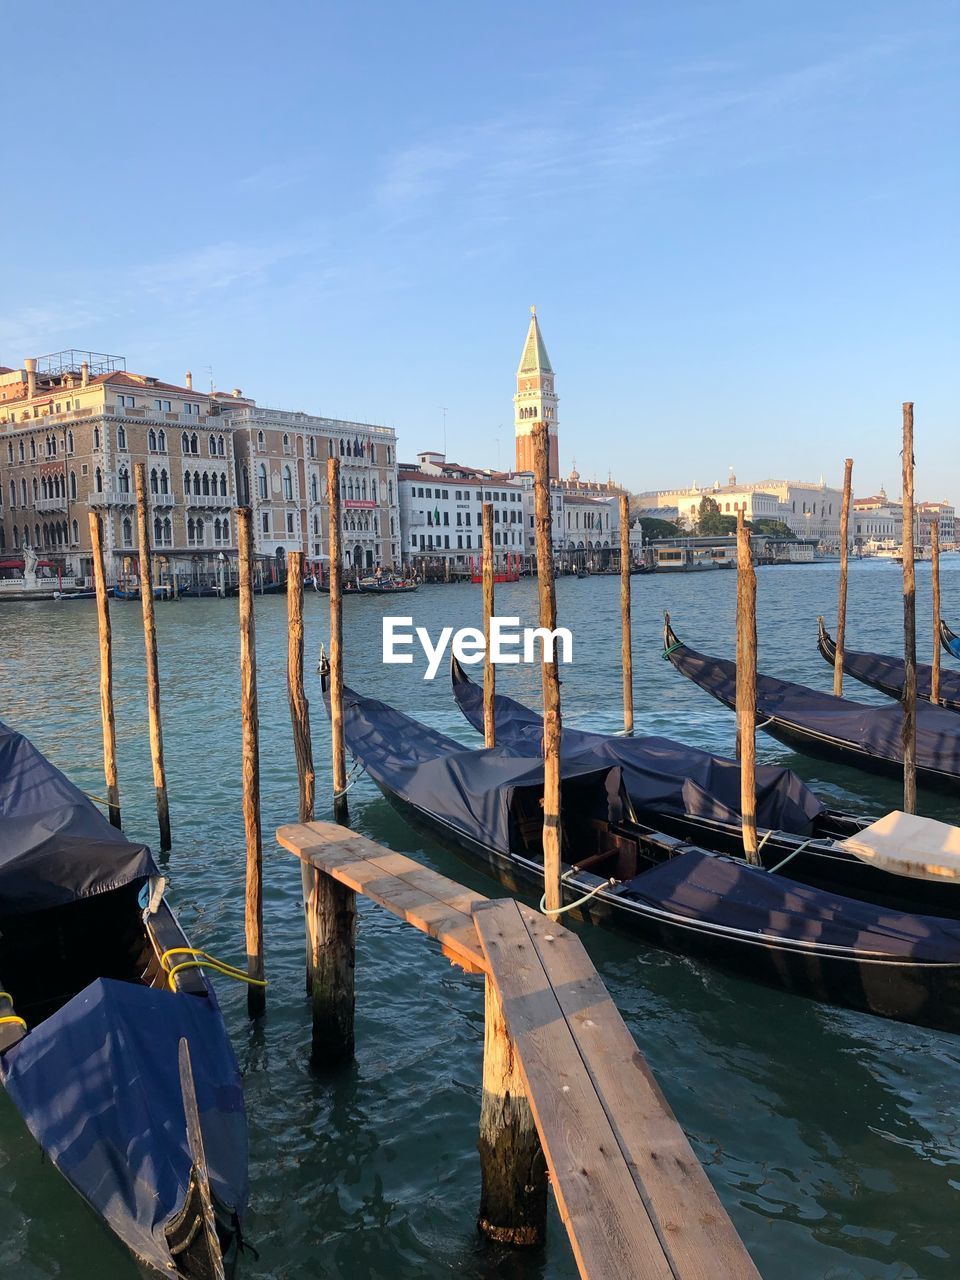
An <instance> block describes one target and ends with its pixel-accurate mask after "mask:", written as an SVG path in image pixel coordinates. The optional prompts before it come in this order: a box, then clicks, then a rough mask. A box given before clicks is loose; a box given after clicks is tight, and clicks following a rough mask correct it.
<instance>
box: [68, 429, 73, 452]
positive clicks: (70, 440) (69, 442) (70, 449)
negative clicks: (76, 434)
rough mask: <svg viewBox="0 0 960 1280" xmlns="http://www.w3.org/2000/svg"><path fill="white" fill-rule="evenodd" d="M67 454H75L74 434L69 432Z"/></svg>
mask: <svg viewBox="0 0 960 1280" xmlns="http://www.w3.org/2000/svg"><path fill="white" fill-rule="evenodd" d="M67 453H73V432H72V431H68V432H67Z"/></svg>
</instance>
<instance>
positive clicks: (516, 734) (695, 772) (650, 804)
mask: <svg viewBox="0 0 960 1280" xmlns="http://www.w3.org/2000/svg"><path fill="white" fill-rule="evenodd" d="M452 673H453V692H454V697H455V698H456V700H457V705H458V706H459V708H460V710H461V711H462V712H463V714H464V716H465V717H466V718H467V720H468V721H469V722H470V724H472V725H473V727H474V728H475V729H478V730H479V731H480V732H481V733H482V732H483V688H482V686H481V685H478V684H474V683H473V681H472V680H470V679H469V678H468V676H467V675H466V673H465V672H464V671H463V668H462V667H461V666H460V665H459V663H457V662H454V664H453V667H452ZM495 716H496V724H497V746H498V747H503V748H504V749H506V750H509V751H512V752H513V753H514V754H523V755H526V756H536V755H539V754H540V753H541V750H542V747H541V741H542V737H543V719H542V717H541V716H540V715H538V714H537V712H536V711H533V710H531V708H529V707H525V706H524V705H523V704H522V703H520V702H515V701H514V699H513V698H507V697H504V695H502V694H497V696H496V699H495ZM561 752H562V755H563V759H564V760H571V761H577V762H579V763H581V764H586V763H587V762H588V761H590V760H592V761H593V762H594V766H595V767H598V768H599V767H601V766H603V765H607V766H609V765H613V764H615V765H619V766H620V768H622V770H623V780H624V784H625V785H626V788H627V793H628V795H629V796H630V799H631V800H632V801H633V805H634V807H635V808H636V809H637V810H645V811H647V812H654V813H669V814H675V815H676V816H678V817H680V816H683V815H690V816H692V817H697V818H709V819H711V820H713V821H715V822H724V823H730V824H732V825H735V826H739V824H740V766H739V765H738V764H737V763H736V762H735V761H733V760H725V759H724V758H723V757H722V756H713V755H710V754H709V753H708V752H706V751H698V750H697V749H696V748H695V747H688V746H686V745H684V744H683V743H681V742H673V741H672V740H671V739H670V738H619V737H616V736H613V735H609V734H603V733H588V732H584V731H583V730H579V729H570V728H568V727H567V726H566V725H564V726H563V735H562V738H561ZM823 812H824V806H823V805H822V804H821V803H820V801H819V800H818V799H817V797H816V796H815V795H814V793H813V792H812V791H811V790H810V788H809V787H807V786H805V785H804V783H803V782H802V781H801V780H800V778H799V777H798V776H797V775H796V774H795V773H793V772H792V770H790V769H781V768H774V767H771V766H769V765H761V766H759V767H758V769H757V824H758V825H759V826H761V827H772V828H774V829H775V830H780V831H790V832H793V833H794V834H795V835H810V834H811V833H812V831H813V824H814V821H815V820H816V818H817V817H818V815H819V814H821V813H823Z"/></svg>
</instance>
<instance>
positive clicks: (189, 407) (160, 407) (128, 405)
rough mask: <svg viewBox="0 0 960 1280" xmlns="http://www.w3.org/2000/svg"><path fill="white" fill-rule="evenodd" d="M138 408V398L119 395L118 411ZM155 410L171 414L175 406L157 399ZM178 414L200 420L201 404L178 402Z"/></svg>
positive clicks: (196, 402) (68, 405) (193, 401)
mask: <svg viewBox="0 0 960 1280" xmlns="http://www.w3.org/2000/svg"><path fill="white" fill-rule="evenodd" d="M58 407H59V406H58ZM136 407H137V398H136V396H131V395H118V396H117V408H118V409H135V408H136ZM144 407H145V406H144ZM67 408H68V409H69V408H70V401H69V400H68V401H67ZM153 408H154V412H156V413H171V412H172V411H173V404H172V402H171V401H170V400H164V399H161V398H155V399H154V402H153ZM177 412H178V413H186V414H189V415H190V417H193V418H199V416H200V404H199V402H198V401H195V400H188V401H186V402H185V403H183V404H181V403H180V402H179V401H178V402H177Z"/></svg>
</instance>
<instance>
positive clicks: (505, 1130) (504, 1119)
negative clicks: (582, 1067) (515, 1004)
mask: <svg viewBox="0 0 960 1280" xmlns="http://www.w3.org/2000/svg"><path fill="white" fill-rule="evenodd" d="M477 1149H478V1151H479V1153H480V1180H481V1189H480V1212H479V1215H478V1218H477V1226H478V1227H479V1228H480V1230H481V1231H482V1232H483V1234H484V1235H485V1236H486V1237H487V1239H489V1240H493V1241H495V1242H496V1243H498V1244H509V1245H514V1246H518V1245H536V1244H540V1243H541V1242H542V1241H543V1238H544V1236H545V1234H546V1227H547V1172H546V1168H547V1166H546V1161H545V1160H544V1156H543V1150H542V1149H541V1146H540V1138H539V1135H538V1133H537V1126H536V1122H535V1121H534V1118H533V1112H532V1111H531V1109H530V1103H529V1101H528V1099H527V1092H526V1088H525V1087H524V1083H523V1077H522V1075H521V1073H520V1064H519V1062H518V1060H517V1054H516V1051H515V1049H514V1045H513V1041H512V1040H511V1039H510V1035H509V1033H508V1031H507V1024H506V1021H505V1019H504V1016H503V1004H502V1002H501V1000H500V997H499V995H498V994H497V990H496V987H495V986H494V983H493V979H492V978H490V977H489V976H488V977H487V978H486V980H485V983H484V1025H483V1097H482V1100H481V1103H480V1138H479V1142H478V1143H477ZM519 1171H522V1175H521V1176H518V1172H519Z"/></svg>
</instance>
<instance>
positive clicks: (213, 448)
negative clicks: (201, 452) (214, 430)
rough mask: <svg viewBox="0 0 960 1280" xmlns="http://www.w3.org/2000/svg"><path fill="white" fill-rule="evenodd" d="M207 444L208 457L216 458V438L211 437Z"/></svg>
mask: <svg viewBox="0 0 960 1280" xmlns="http://www.w3.org/2000/svg"><path fill="white" fill-rule="evenodd" d="M208 443H209V446H210V457H211V458H215V457H216V456H217V437H216V436H211V437H210V440H209V442H208Z"/></svg>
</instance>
